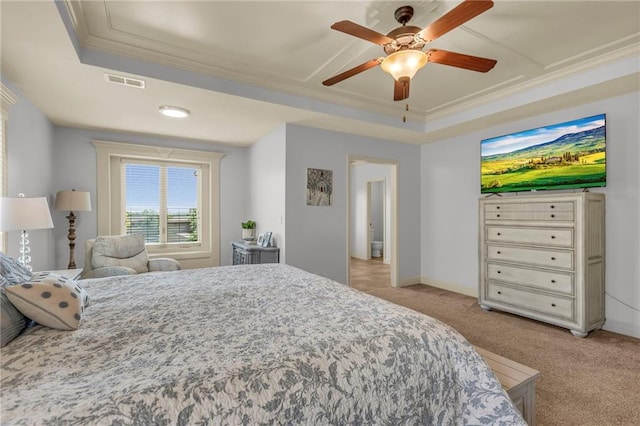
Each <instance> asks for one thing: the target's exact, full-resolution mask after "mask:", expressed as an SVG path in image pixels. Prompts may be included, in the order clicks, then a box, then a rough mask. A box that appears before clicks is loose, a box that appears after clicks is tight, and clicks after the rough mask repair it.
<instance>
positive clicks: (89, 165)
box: [53, 127, 248, 269]
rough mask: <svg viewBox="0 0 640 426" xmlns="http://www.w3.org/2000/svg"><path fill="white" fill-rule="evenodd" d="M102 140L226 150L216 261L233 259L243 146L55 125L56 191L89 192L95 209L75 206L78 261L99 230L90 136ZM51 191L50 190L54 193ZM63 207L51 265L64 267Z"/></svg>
mask: <svg viewBox="0 0 640 426" xmlns="http://www.w3.org/2000/svg"><path fill="white" fill-rule="evenodd" d="M95 139H97V140H106V141H112V142H125V143H134V144H142V145H153V146H165V147H179V148H183V149H196V150H201V151H216V152H222V153H225V156H224V157H223V158H222V161H221V162H220V176H219V179H220V264H221V265H230V264H231V245H230V242H231V241H236V240H237V239H238V233H239V229H240V225H239V223H240V221H241V220H242V218H243V217H244V213H245V210H246V197H247V195H246V192H245V191H241V190H238V188H246V186H247V184H248V182H247V181H246V166H247V149H246V148H237V147H231V146H227V145H221V144H215V143H207V142H195V141H189V140H177V139H170V138H160V137H153V136H141V135H129V134H120V133H113V132H100V131H95V130H84V129H73V128H67V127H56V128H55V130H54V143H55V152H54V153H53V164H55V165H56V169H55V171H54V178H53V187H54V188H55V191H59V190H63V189H72V188H75V189H77V190H82V191H89V192H91V202H92V207H93V211H91V212H79V213H78V214H77V215H76V216H78V219H77V220H76V235H77V238H76V254H75V259H76V264H77V265H78V267H82V265H83V263H84V250H83V247H84V242H85V241H86V240H87V239H89V238H94V237H95V236H96V233H97V229H98V228H97V214H96V205H95V203H96V151H95V147H94V146H93V144H92V143H91V141H92V140H95ZM55 191H54V195H55ZM65 215H66V213H65V212H53V221H54V225H55V230H54V237H55V267H56V268H58V269H64V268H66V266H67V263H68V260H69V246H68V240H67V230H68V221H67V220H66V219H65Z"/></svg>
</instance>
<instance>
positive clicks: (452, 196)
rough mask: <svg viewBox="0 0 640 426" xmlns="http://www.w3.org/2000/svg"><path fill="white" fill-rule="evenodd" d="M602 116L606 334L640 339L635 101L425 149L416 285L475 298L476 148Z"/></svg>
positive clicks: (639, 148)
mask: <svg viewBox="0 0 640 426" xmlns="http://www.w3.org/2000/svg"><path fill="white" fill-rule="evenodd" d="M600 113H605V114H606V115H607V123H606V124H607V187H606V188H598V189H591V191H593V192H604V193H606V229H607V235H606V240H607V243H606V248H607V253H606V292H607V296H606V317H607V322H606V324H605V326H604V328H605V329H608V330H612V331H617V332H620V333H623V334H628V335H633V336H637V337H640V267H639V262H638V259H640V246H639V241H640V167H639V164H640V143H639V142H638V141H640V119H639V117H640V93H631V94H628V95H624V96H619V97H615V98H610V99H607V100H604V101H599V102H594V103H589V104H585V105H582V106H579V107H576V108H571V109H565V110H561V111H557V112H554V113H549V114H544V115H540V116H536V117H530V118H528V119H526V120H520V121H516V122H512V123H509V124H506V125H503V126H498V127H493V128H490V129H487V130H484V131H479V132H474V133H470V134H467V135H464V136H460V137H456V138H452V139H449V140H444V141H440V142H437V143H432V144H426V145H423V146H422V147H421V148H422V153H421V156H422V192H421V203H422V261H421V268H422V277H423V279H422V282H433V283H436V284H439V285H441V286H443V287H445V288H447V287H448V288H452V289H457V290H461V291H462V292H464V293H467V294H477V293H476V292H477V286H478V199H479V197H480V141H481V140H482V139H486V138H490V137H495V136H500V135H504V134H508V133H512V132H515V131H519V130H526V129H531V128H535V127H538V126H542V125H547V124H554V123H561V122H564V121H568V120H572V119H576V118H580V117H587V116H590V115H596V114H600Z"/></svg>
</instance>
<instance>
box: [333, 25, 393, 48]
mask: <svg viewBox="0 0 640 426" xmlns="http://www.w3.org/2000/svg"><path fill="white" fill-rule="evenodd" d="M331 28H332V29H334V30H337V31H342V32H343V33H346V34H349V35H352V36H354V37H358V38H361V39H363V40H367V41H370V42H372V43H375V44H379V45H380V46H384V45H387V44H389V43H391V42H392V41H393V39H392V38H390V37H387V36H386V35H384V34H380V33H379V32H377V31H374V30H371V29H369V28H367V27H363V26H362V25H359V24H356V23H355V22H351V21H340V22H336V23H335V24H333V25H332V26H331Z"/></svg>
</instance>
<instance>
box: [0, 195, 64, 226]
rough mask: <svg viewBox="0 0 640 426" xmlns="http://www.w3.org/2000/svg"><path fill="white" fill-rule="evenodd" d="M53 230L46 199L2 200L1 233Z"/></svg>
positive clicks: (0, 208) (0, 200)
mask: <svg viewBox="0 0 640 426" xmlns="http://www.w3.org/2000/svg"><path fill="white" fill-rule="evenodd" d="M47 228H53V222H52V220H51V213H49V203H47V199H46V198H45V197H33V198H26V197H19V198H9V197H3V198H0V231H2V232H4V231H22V230H31V229H47Z"/></svg>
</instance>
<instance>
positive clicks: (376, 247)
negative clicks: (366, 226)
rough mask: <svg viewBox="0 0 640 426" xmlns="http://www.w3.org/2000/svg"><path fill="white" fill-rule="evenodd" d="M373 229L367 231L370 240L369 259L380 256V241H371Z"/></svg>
mask: <svg viewBox="0 0 640 426" xmlns="http://www.w3.org/2000/svg"><path fill="white" fill-rule="evenodd" d="M374 232H375V229H373V228H371V229H370V230H369V235H370V239H371V257H381V256H382V241H373V234H374Z"/></svg>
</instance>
